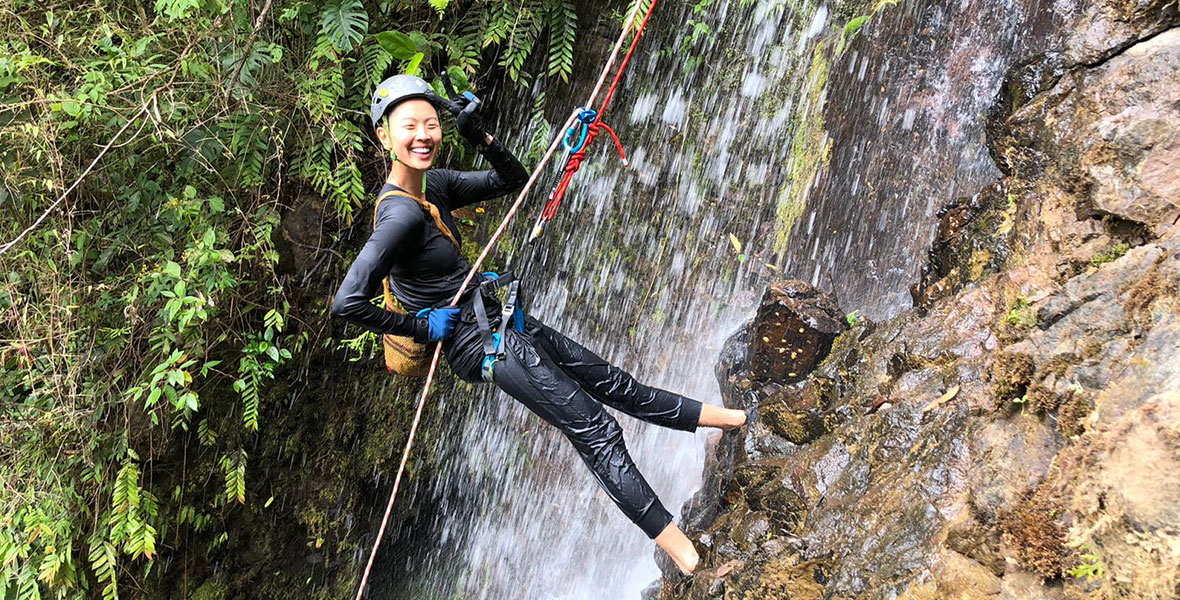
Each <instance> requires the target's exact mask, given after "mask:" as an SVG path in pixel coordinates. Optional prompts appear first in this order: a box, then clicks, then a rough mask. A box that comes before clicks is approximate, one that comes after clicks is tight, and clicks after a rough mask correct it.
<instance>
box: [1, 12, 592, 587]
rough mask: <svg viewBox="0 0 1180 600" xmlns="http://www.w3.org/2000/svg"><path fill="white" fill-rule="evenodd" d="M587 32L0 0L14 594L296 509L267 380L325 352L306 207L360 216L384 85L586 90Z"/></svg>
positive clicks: (137, 571) (129, 569) (4, 453)
mask: <svg viewBox="0 0 1180 600" xmlns="http://www.w3.org/2000/svg"><path fill="white" fill-rule="evenodd" d="M575 27H576V16H575V13H574V7H573V4H572V1H571V0H503V1H497V2H491V1H486V0H472V1H468V2H459V1H450V0H430V1H429V2H428V3H424V2H411V1H408V0H403V1H381V2H369V1H366V2H361V0H331V1H329V2H323V3H321V2H306V1H284V0H279V1H277V2H275V1H273V0H266V1H265V2H227V1H226V0H154V2H152V3H128V2H118V1H113V0H96V1H94V2H85V3H73V2H62V3H52V2H51V3H44V2H34V1H31V0H14V1H13V2H9V3H7V4H6V5H4V6H0V31H2V32H3V35H2V36H0V172H2V173H3V180H2V183H3V185H2V186H0V208H2V210H3V212H4V215H5V216H4V218H3V219H0V242H3V243H5V245H4V246H2V247H0V248H2V249H3V253H2V254H0V361H2V363H3V372H2V373H0V598H5V599H7V598H20V599H25V598H38V597H53V598H81V597H87V596H98V595H101V596H102V597H104V598H115V597H118V596H119V595H122V596H124V597H134V596H137V595H143V593H144V592H143V590H144V589H146V588H149V587H151V586H152V584H151V581H152V576H153V574H158V573H159V572H160V571H161V570H162V569H164V565H162V561H167V560H169V555H170V554H176V553H179V552H182V551H185V552H198V553H205V555H206V556H209V557H211V558H210V561H213V560H215V559H216V557H217V555H218V552H222V551H223V550H224V548H225V547H226V546H227V545H228V544H227V541H230V540H231V538H232V536H234V535H235V534H236V533H238V532H237V530H235V528H234V514H235V511H239V510H242V508H243V505H246V504H248V503H255V504H258V505H264V506H269V505H270V503H271V502H272V501H273V500H274V499H273V497H272V498H269V499H267V498H265V497H263V496H265V494H264V493H263V494H255V493H253V489H252V487H251V484H250V481H251V477H250V473H251V468H250V466H249V465H250V459H251V452H252V449H253V448H254V447H255V445H256V444H257V438H258V436H259V435H260V433H259V432H260V430H264V429H265V427H266V425H267V424H266V423H265V422H264V420H263V419H262V418H261V417H260V415H262V414H265V411H264V410H262V407H264V406H265V405H266V403H268V402H273V401H275V398H274V397H273V394H272V392H271V390H270V389H269V386H270V383H269V382H271V381H272V379H273V378H274V377H275V376H276V372H279V373H281V372H282V368H283V365H284V363H286V362H288V361H291V360H292V359H293V358H297V357H298V356H299V355H300V354H301V353H307V352H310V351H312V350H313V349H314V348H316V347H322V346H323V345H324V343H325V342H324V340H323V339H321V338H320V337H317V336H318V335H319V334H317V333H315V332H314V328H312V327H309V326H308V325H309V323H306V322H299V319H298V315H297V314H296V313H295V312H293V311H292V302H293V300H292V290H291V285H292V283H291V282H290V281H288V280H285V279H284V278H283V277H281V276H279V275H278V274H276V269H275V267H276V264H277V262H278V260H279V255H278V252H277V250H276V246H275V243H274V237H273V235H274V233H275V232H276V228H277V226H278V224H279V219H280V216H281V215H282V214H283V211H284V210H285V208H286V207H287V206H288V203H289V201H290V199H291V198H292V197H294V196H295V195H296V194H299V193H304V194H306V193H311V194H316V195H318V196H319V197H322V198H324V199H325V201H326V202H327V204H328V206H330V207H332V209H331V210H330V211H329V214H330V215H331V218H330V219H329V222H328V223H325V224H324V227H323V231H324V235H325V236H326V238H332V237H334V236H335V235H336V233H337V232H338V231H340V230H341V229H342V228H344V227H347V226H349V225H350V224H351V222H352V220H353V219H354V217H355V216H356V211H357V209H358V208H359V207H360V206H361V204H362V200H363V199H364V197H365V195H366V182H368V183H369V184H372V183H375V182H376V181H377V177H379V176H380V174H381V172H382V170H383V169H384V157H382V156H380V155H379V154H377V153H376V152H375V151H374V148H375V146H374V144H373V143H372V142H371V141H370V140H369V135H370V134H369V133H368V126H367V122H368V113H367V106H368V97H369V93H370V92H371V91H372V89H373V88H374V87H375V84H376V83H377V82H378V81H380V80H381V79H383V78H384V77H386V76H388V75H391V74H393V73H395V72H398V71H405V72H412V73H421V74H422V75H423V76H426V77H429V78H432V79H434V80H435V81H436V84H437V81H438V80H437V76H438V75H439V74H441V73H443V72H444V71H445V72H449V73H450V74H451V77H452V78H453V79H455V80H457V83H459V84H460V85H465V84H466V83H467V79H468V77H472V78H474V77H476V76H477V75H481V76H486V75H485V74H486V73H487V72H488V71H489V70H494V71H495V72H496V73H497V75H496V76H497V77H498V76H500V75H502V76H504V77H507V78H508V80H510V81H515V82H518V83H520V84H526V83H528V82H530V81H533V80H534V79H535V78H538V77H549V78H553V77H559V78H562V79H565V78H568V77H569V75H570V73H571V70H572V68H573V49H574V32H575ZM533 108H534V112H538V111H539V108H538V107H533ZM75 183H77V187H76V188H74V189H73V190H72V191H69V193H66V192H67V189H68V188H70V187H71V186H72V185H74V184H75ZM42 218H43V219H44V220H41V219H42ZM9 242H13V243H9ZM325 243H327V241H325ZM318 316H319V318H322V317H323V315H322V314H321V315H318ZM319 329H320V333H322V329H323V328H322V327H320V328H319ZM198 543H200V544H202V546H201V548H199V549H193V548H192V546H193V545H194V544H198ZM164 564H167V563H164ZM186 576H187V574H186ZM302 595H304V596H307V594H302Z"/></svg>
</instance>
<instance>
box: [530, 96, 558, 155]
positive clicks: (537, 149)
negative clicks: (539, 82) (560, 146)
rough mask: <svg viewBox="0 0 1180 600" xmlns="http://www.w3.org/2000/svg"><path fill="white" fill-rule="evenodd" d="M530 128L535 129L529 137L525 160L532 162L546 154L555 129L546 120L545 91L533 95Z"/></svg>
mask: <svg viewBox="0 0 1180 600" xmlns="http://www.w3.org/2000/svg"><path fill="white" fill-rule="evenodd" d="M529 129H532V130H533V135H532V138H530V139H529V146H528V153H527V154H526V155H525V162H526V163H530V164H531V163H536V162H539V161H540V160H541V157H543V156H544V155H545V150H546V149H547V148H548V147H549V134H550V133H552V131H553V128H552V127H551V126H550V125H549V121H546V120H545V92H539V93H537V95H536V96H535V97H533V110H532V117H531V118H530V120H529Z"/></svg>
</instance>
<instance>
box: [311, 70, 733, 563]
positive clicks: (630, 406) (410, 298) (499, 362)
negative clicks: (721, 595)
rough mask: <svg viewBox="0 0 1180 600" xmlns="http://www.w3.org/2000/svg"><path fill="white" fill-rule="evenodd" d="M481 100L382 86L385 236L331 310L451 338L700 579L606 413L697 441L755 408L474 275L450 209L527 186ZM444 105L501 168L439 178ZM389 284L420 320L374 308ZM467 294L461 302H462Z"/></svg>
mask: <svg viewBox="0 0 1180 600" xmlns="http://www.w3.org/2000/svg"><path fill="white" fill-rule="evenodd" d="M473 103H475V100H473V99H471V98H465V99H463V100H460V99H455V100H444V99H442V98H440V97H438V96H436V95H434V94H433V92H432V91H431V90H430V88H429V85H428V84H427V83H426V82H425V81H422V80H421V79H418V78H416V77H411V76H408V75H398V76H396V77H392V78H390V79H388V80H386V81H385V82H383V83H382V84H381V85H380V86H378V88H377V91H376V93H374V95H373V105H372V107H373V108H372V111H373V112H372V120H373V123H374V125H375V126H376V127H377V131H378V134H377V135H378V138H379V139H380V140H381V143H382V145H383V146H384V147H385V149H386V150H388V151H390V152H391V154H392V155H393V158H392V163H391V165H390V171H389V176H388V178H387V179H386V184H385V187H384V188H383V189H382V191H381V195H380V198H381V199H383V200H386V199H387V200H386V201H384V202H381V203H380V204H379V205H378V207H377V209H376V213H377V214H376V216H375V224H374V228H373V234H372V236H371V237H370V238H369V240H368V242H367V243H366V244H365V247H364V248H363V249H362V250H361V252H360V254H359V255H358V256H357V258H356V261H355V262H354V263H353V265H352V267H351V268H350V269H349V271H348V275H347V276H346V277H345V279H344V281H343V283H342V284H341V286H340V290H339V292H337V295H336V300H335V302H334V303H333V307H332V314H333V315H335V316H338V317H342V318H345V319H347V320H349V321H352V322H353V323H356V324H357V325H361V326H363V327H365V328H367V329H369V330H370V331H373V332H376V333H380V334H390V335H398V336H409V337H412V338H414V340H415V341H417V342H419V343H425V342H442V350H443V353H444V354H445V356H446V358H447V362H448V363H449V364H450V366H451V369H452V370H453V371H454V372H455V374H456V375H457V376H459V377H460V378H461V379H463V380H465V381H468V382H478V381H481V380H482V381H484V382H488V383H494V384H495V385H496V386H497V387H499V388H500V389H502V390H504V391H505V392H507V393H508V394H509V395H510V396H512V397H513V398H515V399H516V400H518V401H519V402H520V403H521V404H524V405H525V406H526V407H527V408H528V409H529V410H531V411H532V412H534V413H535V414H537V416H539V417H541V418H542V419H544V420H545V421H546V422H548V423H549V424H551V425H553V426H554V427H556V428H557V429H558V430H559V431H561V433H562V434H563V435H565V436H566V438H567V439H569V441H570V442H571V443H572V444H573V446H574V448H575V450H576V451H577V453H578V455H579V456H580V457H581V459H582V461H583V462H584V463H585V464H586V466H587V467H588V468H589V469H590V471H591V473H592V474H593V476H594V478H595V479H596V480H597V481H598V483H599V485H600V486H601V487H602V488H603V489H604V490H605V491H606V493H607V495H608V496H609V497H610V499H611V500H612V501H613V502H614V503H615V504H616V505H617V506H618V507H619V509H620V510H621V511H622V512H623V514H625V515H626V516H627V517H628V518H629V519H630V520H631V521H632V522H634V523H635V524H636V525H637V526H638V527H639V528H640V529H641V530H642V531H643V532H644V533H645V534H646V535H647V536H648V537H649V538H651V539H653V540H655V542H656V543H657V544H658V545H659V546H660V547H661V548H663V549H664V550H665V551H666V552H667V553H668V554H669V556H671V557H672V559H673V560H674V561H675V562H676V564H677V565H678V566H679V567H680V569H681V570H682V571H683V572H685V573H691V572H692V571H693V569H694V568H695V567H696V564H697V561H698V556H697V553H696V550H695V549H694V548H693V545H692V543H691V542H690V541H689V540H688V538H687V537H685V535H684V534H683V533H682V532H681V531H680V529H679V528H678V527H677V526H676V524H675V523H673V522H672V514H671V513H670V512H669V511H668V510H667V509H666V508H665V507H664V506H663V504H662V503H661V502H660V500H659V498H658V497H657V496H656V493H655V491H654V490H652V488H651V486H650V485H649V484H648V482H647V480H646V479H645V478H644V477H643V475H642V474H641V473H640V472H639V469H638V468H637V467H636V466H635V463H634V462H633V460H632V458H631V455H630V453H629V452H628V450H627V447H626V445H625V443H624V441H623V432H622V428H621V427H620V426H619V424H618V422H617V421H616V420H615V419H614V417H612V416H611V415H610V414H609V413H607V411H606V410H605V408H604V406H611V407H613V408H615V409H617V410H620V411H622V412H624V413H626V414H628V415H630V416H632V417H635V418H637V419H640V420H643V421H647V422H649V423H652V424H655V425H660V426H662V427H667V428H670V429H676V430H681V431H688V432H691V431H695V430H696V428H697V427H698V426H707V427H719V428H723V429H734V428H737V427H739V426H741V425H742V424H744V423H745V419H746V416H745V413H743V412H742V411H738V410H729V409H724V408H718V407H713V406H706V405H702V403H701V402H699V401H697V400H694V399H691V398H687V397H684V396H681V395H679V394H674V393H672V392H668V391H665V390H661V389H657V388H653V387H648V386H646V385H643V384H642V383H639V382H638V381H636V380H635V379H633V378H632V377H631V375H630V374H629V373H627V372H625V371H623V370H622V369H620V368H618V367H616V366H614V365H612V364H610V363H608V362H606V361H604V360H603V359H601V358H599V357H598V356H597V355H595V354H594V353H593V352H591V351H590V350H587V349H586V348H584V347H582V346H581V345H579V344H577V343H576V342H574V341H573V340H570V339H569V338H567V337H565V336H564V335H563V334H561V333H559V332H557V331H555V330H554V329H552V328H550V327H547V326H545V325H544V324H542V323H541V322H539V321H537V320H536V319H534V318H532V317H529V316H526V315H525V314H524V312H523V311H522V310H521V308H520V307H519V306H516V305H515V304H514V302H515V300H514V299H515V290H516V286H518V285H519V282H517V281H514V280H513V278H512V277H510V276H506V277H499V276H495V275H490V276H487V277H486V278H484V279H483V280H482V281H467V280H466V277H465V276H466V274H467V272H468V271H469V270H470V269H471V266H470V264H469V263H468V262H467V260H466V259H464V258H463V256H462V254H461V253H460V252H459V246H460V244H461V242H460V241H459V238H458V236H457V233H456V229H455V227H454V224H453V221H452V217H451V215H450V211H452V210H454V209H456V208H459V207H462V206H466V205H469V204H474V203H476V202H482V201H486V200H491V199H493V198H496V197H498V196H501V195H504V194H506V193H508V192H509V191H512V190H515V189H519V188H520V187H521V186H523V185H524V184H525V181H526V180H527V178H528V174H527V173H526V172H525V170H524V167H523V166H522V165H521V164H520V162H519V161H518V160H517V159H516V157H515V156H513V155H512V154H511V152H509V151H508V149H506V148H505V147H504V146H503V145H501V144H499V143H498V142H496V141H495V140H494V139H493V138H492V136H491V135H489V134H488V133H487V132H486V131H485V130H484V127H483V121H482V119H481V118H480V117H479V113H478V112H476V110H475V109H476V108H478V104H474V105H473ZM440 106H441V107H444V108H446V110H447V111H448V112H450V113H451V114H454V115H455V116H456V125H457V127H458V129H459V133H460V134H461V135H462V136H463V137H464V138H466V139H467V140H468V141H469V142H471V143H472V145H474V146H476V147H477V148H479V149H480V150H481V152H482V153H483V155H484V157H486V158H487V159H488V160H489V161H490V162H491V163H492V164H493V166H494V167H495V168H494V170H491V171H483V172H460V171H451V170H446V169H439V170H430V171H429V173H430V177H429V178H427V170H428V169H430V167H431V166H432V165H433V162H434V153H435V149H436V148H437V147H438V144H439V142H440V140H441V137H442V134H441V130H440V127H439V119H438V112H437V108H436V107H440ZM485 275H487V274H485ZM386 278H388V284H389V289H390V290H391V291H392V293H393V296H395V297H396V298H397V300H398V301H399V302H400V304H401V305H402V306H404V307H405V308H406V309H408V311H409V312H408V313H406V314H399V313H396V312H391V311H386V310H382V309H381V308H378V307H377V306H374V305H373V304H371V303H370V302H369V301H368V299H369V298H371V297H373V295H374V293H375V291H376V290H377V288H378V287H379V286H380V285H381V283H382V281H383V280H385V279H386ZM464 286H465V287H464ZM502 287H508V289H509V293H508V298H509V299H508V300H507V301H506V302H505V303H504V305H503V306H502V305H501V303H500V302H499V301H498V300H497V299H496V298H495V297H494V296H493V294H494V290H495V289H499V288H502ZM461 289H462V294H461V295H460V294H459V292H460V290H461ZM456 297H457V298H459V300H458V303H457V307H455V306H452V302H451V301H452V298H456ZM493 332H497V333H493Z"/></svg>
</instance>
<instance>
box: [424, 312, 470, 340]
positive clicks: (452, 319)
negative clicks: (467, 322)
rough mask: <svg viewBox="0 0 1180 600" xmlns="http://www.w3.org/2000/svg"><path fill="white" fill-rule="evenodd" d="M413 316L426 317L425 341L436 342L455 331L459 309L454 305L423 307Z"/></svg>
mask: <svg viewBox="0 0 1180 600" xmlns="http://www.w3.org/2000/svg"><path fill="white" fill-rule="evenodd" d="M414 316H416V317H421V318H425V319H426V324H427V327H428V330H427V331H428V333H427V336H426V339H427V341H431V342H438V341H442V340H445V339H447V338H449V337H451V334H452V333H454V332H455V323H456V322H458V321H459V309H458V308H454V307H447V308H423V309H422V310H420V311H418V314H416V315H414Z"/></svg>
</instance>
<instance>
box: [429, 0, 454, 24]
mask: <svg viewBox="0 0 1180 600" xmlns="http://www.w3.org/2000/svg"><path fill="white" fill-rule="evenodd" d="M450 3H451V0H430V7H431V8H433V9H434V10H436V11H438V18H440V19H441V18H442V17H443V13H445V12H447V5H448V4H450Z"/></svg>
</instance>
